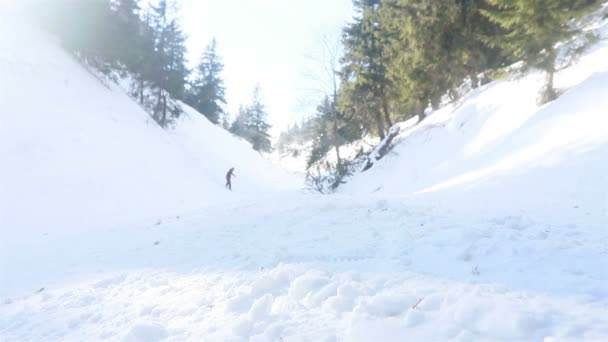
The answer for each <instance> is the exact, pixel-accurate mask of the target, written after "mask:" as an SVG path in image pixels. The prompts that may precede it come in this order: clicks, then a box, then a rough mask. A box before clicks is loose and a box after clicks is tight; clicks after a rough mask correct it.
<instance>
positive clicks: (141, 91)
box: [139, 76, 145, 106]
mask: <svg viewBox="0 0 608 342" xmlns="http://www.w3.org/2000/svg"><path fill="white" fill-rule="evenodd" d="M144 85H145V84H144V78H143V76H141V77H140V79H139V103H140V104H141V105H142V106H143V104H144Z"/></svg>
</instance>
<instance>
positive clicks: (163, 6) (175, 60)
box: [147, 0, 189, 127]
mask: <svg viewBox="0 0 608 342" xmlns="http://www.w3.org/2000/svg"><path fill="white" fill-rule="evenodd" d="M169 10H170V8H169V4H168V3H167V1H166V0H160V1H159V3H158V5H157V6H152V14H151V17H150V21H149V22H150V28H151V32H153V37H154V53H153V55H152V56H151V57H150V61H149V65H148V70H147V73H148V75H147V76H148V78H149V79H150V82H151V84H152V86H153V87H154V97H155V99H154V105H153V117H154V119H155V120H156V121H157V122H158V123H159V124H160V125H161V126H163V127H164V126H166V125H167V124H169V122H170V121H171V120H172V119H173V118H176V117H178V116H179V115H180V114H181V108H180V107H179V106H178V105H176V104H173V105H172V104H171V103H170V97H173V98H174V99H178V100H181V99H183V98H184V91H185V85H186V78H187V76H188V73H189V71H188V69H187V67H186V57H185V55H186V47H185V41H186V39H185V36H184V34H183V32H182V31H181V27H180V25H179V22H178V21H177V20H176V19H171V18H170V13H169Z"/></svg>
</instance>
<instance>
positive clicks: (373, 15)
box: [340, 0, 392, 139]
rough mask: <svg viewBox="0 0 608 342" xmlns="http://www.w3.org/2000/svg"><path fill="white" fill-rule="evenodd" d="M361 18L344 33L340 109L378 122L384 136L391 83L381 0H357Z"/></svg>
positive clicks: (390, 123)
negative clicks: (381, 19) (381, 30)
mask: <svg viewBox="0 0 608 342" xmlns="http://www.w3.org/2000/svg"><path fill="white" fill-rule="evenodd" d="M354 5H355V8H356V9H357V11H358V17H357V18H356V19H355V21H354V22H353V23H352V24H350V25H348V26H347V27H346V28H345V29H344V32H343V44H344V49H345V55H344V58H343V68H342V74H343V81H342V85H343V91H342V95H341V100H340V102H341V108H342V109H343V110H344V111H348V112H350V114H351V115H353V116H356V117H359V118H361V119H363V121H365V122H369V121H373V122H375V129H374V128H373V127H370V126H368V128H372V129H373V130H375V132H376V134H378V136H379V137H380V138H381V139H384V136H385V134H386V132H387V131H388V129H389V128H390V126H391V125H392V119H391V115H390V107H391V105H390V100H391V91H392V84H391V82H390V79H389V77H388V73H387V62H388V61H387V59H386V54H385V53H384V50H383V47H384V45H383V38H384V36H383V35H381V34H379V31H380V27H379V25H380V22H379V15H378V13H379V9H380V7H381V1H380V0H357V1H355V2H354Z"/></svg>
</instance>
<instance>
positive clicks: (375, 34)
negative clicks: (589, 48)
mask: <svg viewBox="0 0 608 342" xmlns="http://www.w3.org/2000/svg"><path fill="white" fill-rule="evenodd" d="M600 3H601V1H597V0H442V1H437V0H355V1H354V7H355V10H356V16H355V17H354V20H352V22H351V23H349V24H348V25H347V26H346V27H345V28H344V29H343V34H342V45H343V50H344V51H343V56H342V59H341V61H340V62H341V63H340V67H339V68H338V70H335V73H336V75H337V77H339V80H340V87H339V90H338V92H337V96H336V101H335V106H336V113H334V114H333V115H331V116H325V118H326V121H327V124H326V125H325V126H326V127H327V128H326V129H325V130H322V132H320V133H317V134H316V135H315V136H314V138H313V141H315V144H314V147H313V151H324V150H329V149H332V148H335V149H336V150H339V148H340V146H341V144H342V143H343V142H344V141H345V140H348V139H345V138H347V137H346V136H343V137H340V138H333V139H322V138H321V137H322V136H323V134H332V132H333V134H335V133H336V132H339V129H337V130H336V128H335V127H333V126H332V124H334V123H336V120H335V118H336V117H340V118H343V119H341V121H342V122H349V123H350V124H357V125H359V128H360V129H359V132H360V133H361V134H369V135H373V136H377V137H379V138H380V139H383V138H384V137H385V136H386V135H387V133H388V131H389V129H390V127H391V126H392V125H393V123H394V122H396V121H402V120H405V119H408V118H410V117H413V116H416V115H418V116H419V117H420V119H424V116H425V113H426V110H427V109H429V108H432V109H437V108H438V107H439V106H440V105H441V104H442V103H445V102H446V101H453V100H456V99H458V98H459V97H460V96H461V95H463V93H464V92H465V91H467V90H468V89H471V88H476V87H478V86H480V85H481V84H483V83H485V82H488V81H490V80H492V79H493V78H494V77H496V76H497V75H499V74H500V73H501V71H502V70H504V68H505V67H507V66H510V65H512V64H513V63H515V62H519V61H521V62H522V64H521V68H522V69H523V70H524V71H525V70H526V69H529V68H535V69H539V70H541V71H543V72H545V74H546V82H545V85H544V87H543V88H542V89H539V96H538V102H539V103H540V104H542V103H546V102H549V101H552V100H553V99H555V98H556V97H557V96H558V92H557V90H556V89H555V88H554V85H553V76H554V74H555V72H556V71H557V70H558V68H559V65H560V60H561V58H564V59H567V58H568V56H573V55H575V54H576V53H577V52H580V51H581V48H582V47H584V44H571V46H573V48H572V49H569V50H567V49H565V48H564V49H561V51H559V53H558V49H557V46H558V44H560V43H572V42H573V40H574V39H575V38H576V37H578V36H579V35H580V34H581V30H580V23H579V19H580V18H582V17H583V16H584V15H585V14H587V13H589V12H590V11H591V10H593V9H595V8H597V7H598V5H599V4H600ZM565 46H568V44H565ZM558 57H559V58H560V60H558ZM326 101H327V100H326V99H323V100H322V102H321V107H323V106H325V103H326ZM316 117H317V119H319V118H321V117H322V115H319V113H317V116H316ZM338 126H341V124H338ZM324 144H325V145H327V144H329V146H325V145H324ZM338 155H339V153H338ZM315 159H317V158H316V156H315V155H314V153H311V156H310V162H312V163H309V165H313V164H314V161H315ZM340 163H341V161H340V160H338V161H337V164H338V166H339V165H340ZM335 170H338V171H339V170H340V168H339V167H338V168H334V170H333V171H335Z"/></svg>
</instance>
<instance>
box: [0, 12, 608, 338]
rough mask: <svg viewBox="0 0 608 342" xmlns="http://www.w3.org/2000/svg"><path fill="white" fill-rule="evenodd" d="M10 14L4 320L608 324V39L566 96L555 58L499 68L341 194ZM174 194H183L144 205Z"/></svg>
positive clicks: (2, 328) (40, 327)
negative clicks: (139, 103) (509, 73)
mask: <svg viewBox="0 0 608 342" xmlns="http://www.w3.org/2000/svg"><path fill="white" fill-rule="evenodd" d="M602 24H603V25H604V30H605V27H608V26H607V25H608V21H607V20H604V21H603V23H602ZM600 29H602V27H600ZM5 32H6V30H0V36H1V37H2V38H1V39H2V41H1V42H0V43H1V44H2V46H3V47H6V46H8V47H9V48H7V49H3V50H1V51H0V72H1V73H2V74H1V75H2V76H3V77H4V76H6V77H7V79H10V80H11V81H12V82H13V83H14V85H10V86H9V85H5V83H2V85H1V86H2V89H0V90H1V91H2V92H0V100H1V101H2V104H3V105H10V107H8V108H10V109H11V111H12V112H15V113H18V114H19V117H13V116H6V115H5V113H6V112H3V113H2V126H1V128H0V130H1V131H0V133H1V134H2V135H1V136H0V142H2V144H1V145H0V152H1V153H0V156H1V159H0V160H1V161H2V162H3V163H4V162H6V163H7V165H9V166H8V168H4V169H1V170H0V175H2V178H1V179H2V183H0V185H2V187H3V188H2V190H4V191H6V190H7V189H8V191H9V192H3V193H2V194H1V195H0V198H1V199H2V202H1V203H0V204H2V207H0V209H8V210H5V211H4V212H3V218H4V221H3V222H2V224H3V225H2V226H1V228H2V230H0V237H1V238H2V239H1V240H0V247H1V248H0V280H1V281H0V340H3V341H24V340H36V341H40V340H44V341H82V340H104V341H106V340H110V341H116V340H121V341H161V340H163V341H200V340H204V341H289V342H293V341H366V342H367V341H546V342H549V341H605V340H607V339H608V288H607V286H606V284H608V250H607V249H606V246H608V218H607V217H606V214H607V210H608V202H607V200H608V198H607V196H606V195H607V194H608V188H607V184H608V179H607V174H608V172H607V171H608V150H607V149H608V148H607V147H608V131H607V130H608V122H607V118H608V116H607V115H606V113H607V112H606V108H608V103H607V100H606V94H608V42H606V41H603V42H600V43H599V44H598V45H597V46H595V47H594V48H593V49H592V50H590V51H589V52H588V53H587V54H586V55H585V56H584V57H583V58H582V59H581V60H580V61H579V62H578V63H577V64H576V65H574V66H572V67H569V68H567V69H565V70H563V71H561V72H560V73H559V75H558V76H557V79H556V82H557V84H558V86H560V87H562V88H563V89H564V90H565V93H564V94H563V95H562V96H561V97H560V98H559V99H558V100H557V101H555V102H553V103H551V104H548V105H546V106H544V107H540V108H539V107H537V106H536V105H535V104H534V100H535V94H536V92H537V90H538V89H539V88H540V84H541V75H538V74H532V75H529V76H526V77H524V78H523V79H519V80H503V81H499V82H495V83H492V84H490V85H487V86H485V87H484V88H482V89H479V90H476V91H474V92H472V93H471V94H469V95H467V96H466V97H465V98H464V99H463V100H462V101H461V102H460V103H458V104H455V105H452V106H449V107H446V108H444V109H442V110H440V111H438V112H436V113H434V114H432V115H431V116H430V117H429V118H428V119H426V120H425V121H424V122H422V123H421V124H420V125H418V126H416V127H415V128H414V129H412V130H408V131H406V132H404V133H403V134H402V136H401V137H400V138H399V139H400V143H399V145H397V146H396V148H395V150H394V151H393V152H392V153H391V154H390V155H389V156H387V157H385V159H383V160H382V161H380V162H379V163H377V164H376V165H374V167H373V168H372V169H371V170H369V171H368V172H365V173H363V174H359V175H357V176H355V177H354V178H353V179H352V181H351V182H350V183H349V184H347V185H346V186H345V187H344V188H342V189H341V190H340V193H338V194H335V195H331V196H320V195H310V194H308V195H306V194H302V193H298V192H293V191H292V192H290V191H277V190H287V189H289V188H290V187H291V185H290V184H291V182H290V181H289V176H285V175H284V174H282V173H281V172H280V171H275V169H274V168H273V167H272V166H269V165H268V164H265V162H264V161H263V160H262V159H258V155H257V154H255V153H252V152H250V150H249V149H247V148H246V144H244V143H243V142H241V141H235V140H233V139H232V137H230V136H229V135H228V134H226V133H224V132H222V131H218V130H212V128H214V127H212V126H210V125H209V124H208V123H207V122H206V121H204V119H201V117H200V116H197V115H194V113H190V110H189V109H187V112H188V113H190V114H193V115H188V116H187V117H185V118H183V119H182V121H180V123H179V124H178V127H177V129H176V130H175V131H174V132H172V133H171V134H166V133H165V132H164V131H162V130H160V129H158V128H157V127H156V126H154V125H153V124H152V123H148V122H147V117H146V115H145V114H144V113H142V112H138V111H137V108H136V106H134V105H133V104H132V103H131V102H130V101H129V100H128V99H127V98H126V97H124V95H122V94H121V92H120V91H118V90H116V89H113V88H112V89H106V88H104V87H103V86H102V85H100V84H99V83H98V82H97V81H96V80H95V79H94V78H93V77H92V76H90V75H88V74H87V73H86V72H85V71H83V70H82V69H81V68H80V67H78V66H77V65H76V64H74V63H72V62H71V61H69V59H66V58H67V56H66V55H65V54H64V53H63V52H61V51H60V50H58V49H56V48H55V47H54V46H52V45H50V44H49V43H47V42H46V41H44V40H33V42H34V43H35V44H31V45H28V46H29V48H27V49H26V50H23V49H24V48H23V47H22V46H19V45H18V44H17V43H16V42H13V43H11V41H12V40H14V39H12V38H9V37H7V36H8V35H7V34H3V33H5ZM11 39H12V40H11ZM31 39H34V38H33V37H32V38H31ZM11 44H13V45H11ZM15 51H17V52H15ZM16 55H17V56H19V58H16V57H15V56H16ZM36 55H38V56H40V57H41V58H40V59H38V58H37V57H35V56H36ZM23 61H25V62H23ZM66 78H68V81H67V84H66V82H65V81H64V80H65V79H66ZM3 79H4V78H3ZM59 81H61V82H59ZM75 81H77V82H78V86H76V85H73V83H74V82H75ZM62 82H63V83H62ZM9 84H11V83H10V82H9ZM31 89H37V90H38V93H40V92H41V91H42V90H44V91H45V92H44V93H43V94H42V95H39V96H37V97H36V100H37V101H31V99H30V98H31V97H32V96H31V95H30V94H31V93H32V92H31V91H30V90H31ZM66 89H67V90H66ZM25 90H28V92H25ZM4 94H9V95H10V96H7V97H2V95H4ZM74 96H76V97H74ZM54 97H55V98H56V101H57V103H53V98H54ZM38 99H40V100H44V101H38ZM47 102H48V103H50V104H48V105H47ZM89 103H93V104H94V106H87V104H89ZM4 107H6V106H0V108H4ZM47 107H48V110H49V111H50V113H52V114H54V116H53V117H57V118H60V119H61V120H59V121H56V120H50V117H51V116H49V117H48V118H49V119H47V117H44V116H42V114H41V113H40V111H41V110H42V109H46V108H47ZM119 113H120V115H119ZM130 113H131V114H130ZM42 123H44V126H43V125H42ZM110 128H112V129H110ZM201 132H202V133H201ZM208 139H209V140H212V142H211V143H209V142H208V141H209V140H208ZM147 144H150V147H151V148H152V149H154V148H156V149H158V151H154V152H149V151H147V149H146V148H144V146H141V145H147ZM89 152H90V153H89ZM93 153H94V154H95V155H92V154H93ZM47 156H48V158H47ZM96 156H101V157H96ZM232 156H234V159H232ZM132 159H135V160H132ZM81 160H82V161H84V162H86V163H90V166H87V165H89V164H85V165H81V164H84V162H80V161H81ZM169 161H170V163H166V162H169ZM239 161H241V162H242V163H244V164H246V165H245V166H242V165H241V164H239ZM262 165H266V166H262ZM29 166H35V167H33V168H30V167H29ZM228 166H236V168H237V175H238V177H239V178H237V180H236V181H237V183H236V186H237V189H238V188H239V184H240V186H241V189H242V193H239V192H238V191H237V193H232V194H230V195H231V197H230V199H229V200H228V199H226V198H223V196H224V195H226V191H224V190H223V189H221V187H222V186H223V172H224V169H226V168H227V167H228ZM82 171H89V172H90V173H91V177H87V176H84V175H82V173H83V172H82ZM102 171H103V172H105V173H107V174H108V175H109V176H108V178H107V179H108V180H109V179H112V180H113V179H114V178H116V179H117V180H118V183H116V184H115V183H112V182H107V181H106V179H105V178H103V175H102V174H101V173H102ZM123 171H124V172H123ZM239 171H240V172H239ZM218 174H219V175H218ZM244 174H245V175H244ZM250 175H252V176H253V177H250ZM5 177H8V178H5ZM180 177H181V178H180ZM261 177H267V178H266V179H268V180H269V181H266V180H264V181H261V180H260V178H261ZM72 178H73V180H72V181H71V179H72ZM6 179H8V180H9V181H10V182H8V181H6ZM30 179H31V184H30V181H29V180H30ZM167 179H169V182H170V183H169V184H171V185H173V187H169V186H167V185H163V184H165V183H163V182H164V181H167ZM131 182H137V185H134V187H137V189H141V192H136V193H134V192H133V191H127V190H125V187H128V186H131V185H130V184H131ZM238 182H242V183H238ZM157 183H161V184H157ZM218 183H220V184H218ZM71 184H73V185H71ZM76 187H77V188H78V189H76ZM128 189H130V188H128ZM104 191H105V192H104ZM64 193H65V194H71V196H72V197H74V198H72V197H66V196H64V195H63V194H64ZM159 193H160V194H166V195H167V196H166V198H165V197H156V195H158V194H159ZM264 193H266V194H267V195H265V196H262V194H264ZM6 194H8V195H6ZM104 194H105V197H103V196H102V197H101V198H103V199H104V200H101V199H99V198H97V197H99V196H101V195H104ZM232 195H235V196H232ZM42 196H46V197H42ZM146 196H149V198H148V199H144V200H142V197H146ZM210 196H220V197H221V198H217V199H216V198H213V199H214V201H213V203H205V201H206V200H208V199H210ZM110 199H111V200H113V201H112V202H111V203H110ZM177 199H183V201H184V202H183V203H178V202H179V200H177ZM23 200H29V201H30V202H29V203H23V202H22V201H23ZM188 200H193V201H194V202H195V204H192V203H193V202H189V201H188ZM176 201H177V202H176ZM49 202H50V203H49ZM97 205H98V206H99V208H97V207H95V206H97ZM188 205H198V206H200V208H199V209H197V210H193V211H191V212H190V213H187V214H183V213H182V212H183V211H184V208H185V207H187V206H188ZM47 206H51V207H50V208H51V209H49V207H47ZM70 206H74V208H75V209H74V210H72V213H73V214H74V215H76V212H79V214H78V215H79V216H78V217H80V218H82V225H80V226H71V227H72V228H81V229H63V228H64V223H65V224H68V222H70V221H74V218H73V217H72V216H70V209H71V208H70ZM155 206H158V207H160V209H159V210H165V212H172V210H177V211H178V212H179V213H178V212H173V213H174V214H173V215H171V216H165V217H162V219H160V220H158V221H157V220H154V221H149V220H143V221H142V220H135V219H134V218H137V216H138V215H144V216H145V215H146V214H148V213H149V212H150V211H151V210H152V209H155V210H153V211H152V212H154V213H156V212H157V211H156V208H155ZM53 210H57V211H58V213H55V212H54V211H53ZM39 213H43V214H44V215H46V217H45V216H38V214H39ZM112 213H116V215H117V217H114V218H111V217H110V218H109V217H106V215H110V216H111V214H112ZM7 219H8V220H7ZM85 219H88V220H87V221H85ZM109 219H115V221H116V225H115V226H107V227H99V228H98V229H90V228H91V226H95V224H96V223H97V222H93V220H99V221H100V222H102V223H104V222H108V221H107V220H109ZM118 221H120V222H118ZM7 222H8V223H10V225H7V224H6V223H7ZM131 222H135V223H131ZM26 223H29V224H31V225H34V224H36V223H38V225H37V226H36V227H35V228H37V229H23V228H25V227H27V225H26ZM72 223H74V222H72ZM30 228H31V227H30Z"/></svg>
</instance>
